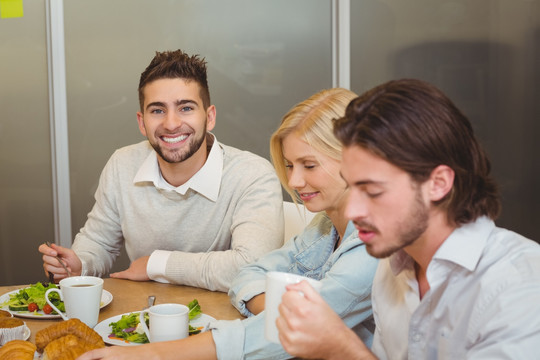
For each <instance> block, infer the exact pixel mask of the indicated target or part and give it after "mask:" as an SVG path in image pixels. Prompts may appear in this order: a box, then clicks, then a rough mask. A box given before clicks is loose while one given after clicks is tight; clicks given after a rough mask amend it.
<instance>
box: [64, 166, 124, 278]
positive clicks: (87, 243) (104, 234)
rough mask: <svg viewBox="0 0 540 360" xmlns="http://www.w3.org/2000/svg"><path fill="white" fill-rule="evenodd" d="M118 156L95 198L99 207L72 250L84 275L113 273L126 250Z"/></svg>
mask: <svg viewBox="0 0 540 360" xmlns="http://www.w3.org/2000/svg"><path fill="white" fill-rule="evenodd" d="M116 171H117V169H116V168H115V165H114V156H113V157H111V159H110V160H109V161H108V162H107V164H106V165H105V168H104V169H103V172H102V173H101V176H100V179H99V185H98V188H97V190H96V193H95V195H94V197H95V200H96V202H95V204H94V206H93V208H92V210H91V211H90V213H89V214H88V219H87V220H86V223H85V225H84V227H83V228H82V229H81V231H80V232H79V233H78V234H77V235H76V236H75V240H74V242H73V246H72V249H73V250H74V251H75V253H76V254H77V256H79V258H80V260H81V262H82V265H83V267H82V275H91V276H104V275H106V274H108V273H109V271H110V269H111V267H112V265H113V263H114V260H115V259H116V258H117V257H118V256H119V255H120V251H121V249H122V246H123V240H124V239H123V236H122V229H121V226H120V216H119V212H118V207H117V202H116V199H115V196H116V194H117V193H118V191H117V189H116V186H120V184H118V181H117V179H116V178H115V177H116V176H115V173H116Z"/></svg>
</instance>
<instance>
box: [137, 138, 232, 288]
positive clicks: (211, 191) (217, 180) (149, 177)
mask: <svg viewBox="0 0 540 360" xmlns="http://www.w3.org/2000/svg"><path fill="white" fill-rule="evenodd" d="M209 134H210V133H209ZM210 135H211V136H213V138H214V142H213V144H212V147H211V149H210V152H209V154H208V157H207V159H206V162H205V163H204V165H203V166H202V167H201V168H200V169H199V171H197V172H196V173H195V175H193V176H192V177H191V178H190V179H189V180H188V181H186V182H185V183H184V184H182V185H180V186H177V187H175V186H173V185H171V184H169V183H168V182H167V181H166V180H165V179H164V178H163V175H162V173H161V170H160V168H159V163H158V159H157V157H158V156H159V155H158V154H157V153H156V152H155V151H153V152H151V153H150V154H149V155H148V157H147V158H146V160H145V161H144V162H143V164H142V165H141V167H140V168H139V171H138V172H137V174H136V175H135V178H134V179H133V183H134V184H136V183H139V182H152V183H153V184H154V186H155V187H156V188H158V189H162V190H166V191H175V192H177V193H179V194H181V195H185V194H186V192H187V191H188V190H189V189H192V190H194V191H196V192H198V193H199V194H201V195H203V196H204V197H206V198H208V199H209V200H211V201H214V202H215V201H216V200H217V197H218V194H219V188H220V185H221V175H222V172H223V150H222V149H221V147H220V145H219V143H218V141H217V138H216V137H215V136H214V135H213V134H210ZM171 253H172V251H166V250H154V251H153V252H152V254H151V255H150V259H149V260H148V265H147V266H146V272H147V273H148V277H149V278H150V279H152V280H154V281H158V282H169V281H168V280H166V279H165V277H164V276H165V270H166V266H167V261H168V259H169V256H170V255H171Z"/></svg>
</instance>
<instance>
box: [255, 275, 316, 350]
mask: <svg viewBox="0 0 540 360" xmlns="http://www.w3.org/2000/svg"><path fill="white" fill-rule="evenodd" d="M302 280H306V281H307V282H308V283H309V284H310V285H311V286H312V287H313V288H314V289H315V291H317V292H320V290H321V286H322V283H321V282H320V281H318V280H315V279H310V278H308V277H305V276H301V275H296V274H289V273H284V272H278V271H270V272H268V273H266V293H265V296H264V312H265V319H264V335H265V337H266V340H268V341H271V342H273V343H276V344H279V336H278V330H277V327H276V319H277V318H278V317H279V310H278V306H279V304H281V297H282V296H283V294H285V292H286V291H287V289H286V286H287V285H290V284H296V283H299V282H301V281H302Z"/></svg>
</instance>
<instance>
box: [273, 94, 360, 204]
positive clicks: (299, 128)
mask: <svg viewBox="0 0 540 360" xmlns="http://www.w3.org/2000/svg"><path fill="white" fill-rule="evenodd" d="M357 96H358V95H356V94H355V93H354V92H352V91H350V90H347V89H343V88H332V89H325V90H322V91H319V92H318V93H316V94H314V95H312V96H310V97H309V98H308V99H306V100H304V101H302V102H301V103H298V104H296V105H295V106H294V107H293V108H292V109H291V110H289V112H287V114H285V116H283V119H282V120H281V124H280V126H279V128H278V129H277V130H276V131H275V132H274V133H273V134H272V137H271V138H270V156H271V158H272V163H273V164H274V168H275V169H276V173H277V176H278V178H279V180H280V181H281V185H282V186H283V188H284V189H285V190H286V191H287V193H289V195H291V198H292V199H293V201H294V202H297V201H298V199H297V196H296V194H295V192H294V190H293V189H291V188H290V187H289V185H288V182H289V181H288V178H287V168H286V166H285V162H284V156H283V139H285V137H287V136H288V135H289V134H292V133H294V134H296V135H297V136H298V137H299V138H300V139H301V140H303V141H305V142H306V143H307V144H308V145H309V146H311V147H312V148H313V149H315V150H316V151H318V152H320V153H322V154H325V155H327V156H329V157H331V158H333V159H336V160H338V161H341V150H342V145H341V142H340V141H339V140H338V139H337V138H336V137H335V136H334V132H333V123H332V121H333V120H334V119H337V118H341V117H343V116H344V115H345V109H346V108H347V105H348V104H349V102H350V101H351V100H353V99H354V98H356V97H357Z"/></svg>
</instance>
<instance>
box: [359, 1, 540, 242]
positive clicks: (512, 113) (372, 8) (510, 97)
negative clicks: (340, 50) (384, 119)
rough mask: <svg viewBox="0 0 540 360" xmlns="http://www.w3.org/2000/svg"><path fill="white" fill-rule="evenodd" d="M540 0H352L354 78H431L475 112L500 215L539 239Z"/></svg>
mask: <svg viewBox="0 0 540 360" xmlns="http://www.w3.org/2000/svg"><path fill="white" fill-rule="evenodd" d="M539 29H540V1H539V0H528V1H515V0H501V1H491V0H478V1H467V0H457V1H456V0H452V1H430V0H412V1H401V0H377V1H375V0H355V1H351V87H352V89H353V90H355V91H357V92H363V91H364V90H367V89H369V88H371V87H373V86H375V85H378V84H380V83H382V82H385V81H388V80H391V79H397V78H404V77H414V78H420V79H423V80H426V81H429V82H431V83H433V84H435V85H437V86H438V87H439V88H441V89H442V90H443V91H444V92H446V93H447V94H448V95H449V96H450V98H452V99H453V100H454V102H455V103H456V104H457V106H458V107H460V108H461V109H462V110H463V111H464V112H465V114H466V115H467V116H468V117H469V118H470V120H471V122H472V123H473V126H474V127H475V131H476V132H477V134H478V136H479V138H480V139H481V141H482V142H483V144H484V146H485V148H486V149H487V151H488V153H489V156H490V159H491V161H492V167H493V173H494V175H495V176H496V178H497V180H498V182H499V184H500V185H501V189H502V195H503V213H502V216H501V217H500V219H499V221H498V224H499V225H500V226H503V227H507V228H510V229H512V230H514V231H517V232H519V233H522V234H524V235H526V236H527V237H530V238H532V239H535V240H537V241H539V240H540V228H539V227H538V226H537V219H536V218H537V215H538V213H539V210H540V188H539V187H538V184H540V166H539V165H538V160H537V156H536V155H537V154H538V153H540V145H539V144H540V143H539V142H538V141H537V139H538V138H539V137H540V125H539V121H538V120H539V119H540V101H539V99H540V67H539V66H538V64H539V63H540V30H539Z"/></svg>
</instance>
